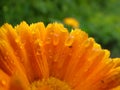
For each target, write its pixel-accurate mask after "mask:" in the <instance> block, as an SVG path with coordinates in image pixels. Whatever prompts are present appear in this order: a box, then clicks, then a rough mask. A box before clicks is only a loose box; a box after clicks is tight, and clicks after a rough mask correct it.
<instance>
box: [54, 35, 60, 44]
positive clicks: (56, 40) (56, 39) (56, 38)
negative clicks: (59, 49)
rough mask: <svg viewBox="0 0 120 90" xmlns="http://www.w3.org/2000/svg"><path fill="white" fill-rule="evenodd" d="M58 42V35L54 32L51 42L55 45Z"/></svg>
mask: <svg viewBox="0 0 120 90" xmlns="http://www.w3.org/2000/svg"><path fill="white" fill-rule="evenodd" d="M58 43H59V35H58V34H54V35H53V44H54V45H57V44H58Z"/></svg>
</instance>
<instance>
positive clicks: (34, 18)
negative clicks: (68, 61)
mask: <svg viewBox="0 0 120 90" xmlns="http://www.w3.org/2000/svg"><path fill="white" fill-rule="evenodd" d="M66 17H74V18H76V19H77V20H78V21H79V22H80V28H82V30H84V31H86V32H87V33H88V34H89V36H92V37H94V38H95V40H96V41H97V42H98V43H100V44H101V45H102V47H103V48H107V49H109V50H110V51H111V53H112V55H111V56H112V57H116V56H118V57H120V0H1V1H0V25H2V24H3V23H5V22H8V23H10V24H12V25H16V24H19V23H20V22H21V21H23V20H25V21H27V23H34V22H38V21H43V22H44V23H45V24H48V23H49V22H54V21H58V22H63V21H62V20H63V19H64V18H66Z"/></svg>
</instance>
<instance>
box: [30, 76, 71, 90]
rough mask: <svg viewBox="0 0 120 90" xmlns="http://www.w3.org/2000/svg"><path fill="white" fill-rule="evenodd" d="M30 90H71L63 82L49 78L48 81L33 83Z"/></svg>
mask: <svg viewBox="0 0 120 90" xmlns="http://www.w3.org/2000/svg"><path fill="white" fill-rule="evenodd" d="M31 90H71V88H70V86H68V84H67V83H65V82H64V81H61V80H59V79H57V78H54V77H50V78H49V79H47V80H45V79H43V80H41V81H40V80H39V81H35V82H33V83H32V84H31Z"/></svg>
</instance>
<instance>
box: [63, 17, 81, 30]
mask: <svg viewBox="0 0 120 90" xmlns="http://www.w3.org/2000/svg"><path fill="white" fill-rule="evenodd" d="M64 23H65V24H66V25H69V26H71V27H73V28H78V27H79V22H78V21H77V20H76V19H74V18H65V19H64Z"/></svg>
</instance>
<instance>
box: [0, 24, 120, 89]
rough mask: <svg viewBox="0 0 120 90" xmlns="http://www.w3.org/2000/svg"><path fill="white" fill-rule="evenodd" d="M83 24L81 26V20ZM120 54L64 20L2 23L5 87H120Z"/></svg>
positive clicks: (1, 81)
mask: <svg viewBox="0 0 120 90" xmlns="http://www.w3.org/2000/svg"><path fill="white" fill-rule="evenodd" d="M76 26H77V25H76ZM119 86H120V58H113V59H112V58H110V52H109V51H108V50H105V49H102V48H101V46H100V45H99V44H97V43H96V42H95V41H94V39H93V38H89V37H88V35H87V34H86V33H85V32H84V31H82V30H80V29H74V30H72V31H71V32H70V33H69V32H68V30H67V29H66V28H64V26H63V25H62V24H59V23H53V24H48V26H47V27H45V26H44V24H43V23H42V22H39V23H35V24H31V25H28V24H27V23H26V22H22V23H21V24H20V25H17V26H16V27H14V28H13V27H12V26H11V25H9V24H4V25H3V26H2V27H1V28H0V90H119V89H120V88H119Z"/></svg>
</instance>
